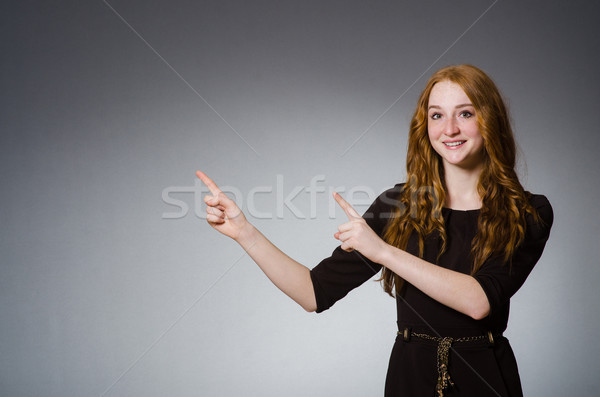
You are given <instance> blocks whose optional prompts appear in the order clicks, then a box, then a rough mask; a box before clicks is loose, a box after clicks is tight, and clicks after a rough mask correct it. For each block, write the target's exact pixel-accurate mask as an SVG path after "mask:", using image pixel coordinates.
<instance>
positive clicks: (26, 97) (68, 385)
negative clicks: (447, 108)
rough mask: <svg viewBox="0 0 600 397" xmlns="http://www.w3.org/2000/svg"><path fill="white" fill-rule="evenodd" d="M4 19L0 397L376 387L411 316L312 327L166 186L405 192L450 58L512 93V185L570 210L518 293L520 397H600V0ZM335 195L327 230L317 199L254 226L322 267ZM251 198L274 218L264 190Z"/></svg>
mask: <svg viewBox="0 0 600 397" xmlns="http://www.w3.org/2000/svg"><path fill="white" fill-rule="evenodd" d="M0 7H1V12H0V15H1V17H0V18H1V19H2V24H1V29H2V34H1V39H0V40H1V46H2V47H1V54H2V58H1V59H2V68H1V93H2V95H1V101H2V102H1V106H0V130H1V139H2V140H1V145H0V153H1V157H0V165H1V172H0V180H1V183H2V193H1V195H0V222H1V225H2V228H1V232H0V233H1V240H0V249H1V263H0V395H2V396H100V395H106V396H167V395H169V396H238V395H250V396H279V395H286V396H341V395H345V396H380V395H382V394H383V385H384V379H385V372H386V369H387V363H388V358H389V354H390V351H391V346H392V344H393V341H394V337H395V330H396V328H395V320H396V319H395V304H394V301H393V300H392V299H391V298H389V297H387V296H386V295H385V294H384V293H383V292H382V290H381V288H380V287H379V285H378V283H375V282H372V281H369V282H367V283H366V284H365V285H364V286H362V287H361V288H359V289H357V290H355V291H353V292H352V293H351V294H350V295H349V296H348V297H347V298H346V299H344V300H342V301H340V302H338V303H337V304H336V305H335V306H334V307H333V308H332V309H330V310H329V311H327V312H325V313H323V314H319V315H317V314H314V313H305V312H304V311H303V310H302V309H301V308H300V307H299V306H297V305H296V304H295V303H294V302H292V301H291V300H290V299H289V298H287V297H286V296H285V295H283V294H282V293H281V292H280V291H279V290H278V289H277V288H276V287H274V286H273V285H272V284H270V282H269V281H268V279H267V278H266V277H265V276H264V275H263V274H262V273H261V271H260V269H259V268H258V267H257V266H256V265H255V264H254V262H253V261H252V260H251V259H250V258H249V257H248V256H247V255H245V254H244V251H243V250H242V249H241V248H240V247H239V246H238V245H237V244H236V243H235V242H233V241H232V240H230V239H228V238H226V237H224V236H222V235H220V234H219V233H217V232H216V231H214V230H213V229H212V228H210V227H209V226H208V224H207V223H206V221H205V220H203V219H200V218H199V217H197V216H196V215H194V211H198V213H200V214H202V213H204V210H205V209H204V205H203V204H202V205H197V204H196V203H195V201H194V195H193V194H192V193H173V194H171V195H170V197H173V198H177V199H179V200H182V201H184V202H186V203H187V204H188V205H189V207H190V208H189V213H188V214H187V216H185V217H181V218H179V219H165V214H167V215H168V214H170V213H173V212H177V211H178V209H177V207H175V206H173V205H169V204H167V203H166V202H164V201H163V199H162V195H163V192H164V191H165V189H167V190H168V189H169V187H185V186H194V183H195V182H194V179H195V177H194V172H195V170H196V169H201V170H203V171H205V172H206V173H207V174H208V175H209V176H211V177H212V178H213V179H214V180H215V181H216V182H217V183H218V184H221V185H229V186H231V187H234V188H236V189H239V191H240V192H241V193H242V194H243V195H245V194H248V192H249V191H250V190H251V189H252V188H253V187H256V186H273V187H275V186H276V184H277V178H278V175H280V178H282V180H283V189H282V191H281V192H280V193H279V194H283V195H284V196H287V195H288V194H290V192H292V190H293V189H294V188H295V187H296V186H299V187H306V186H308V184H309V183H310V180H311V178H313V177H315V176H317V175H320V174H322V175H324V177H325V181H324V182H320V186H323V187H327V188H329V187H342V188H345V189H346V192H347V191H348V190H349V189H350V188H352V187H355V186H366V187H368V188H370V189H372V190H373V192H375V193H380V192H382V191H383V190H384V189H387V188H389V187H391V186H393V185H394V184H395V183H398V182H401V181H402V180H403V178H404V175H405V174H404V172H405V171H404V168H405V165H404V164H405V153H406V142H407V127H408V121H409V117H410V115H411V113H412V111H413V109H414V106H415V102H416V98H417V96H418V94H419V92H420V90H421V89H422V88H423V86H424V83H425V81H426V79H427V78H428V77H429V76H430V75H431V73H432V72H433V71H434V70H435V69H437V68H439V67H442V66H445V65H448V64H454V63H472V64H475V65H478V66H479V67H481V68H482V69H484V70H485V71H487V72H488V73H489V74H490V75H491V76H492V77H493V78H494V79H495V81H496V82H497V84H498V85H499V87H500V88H501V89H502V91H503V93H504V94H505V96H506V97H507V98H508V103H509V105H510V110H511V115H512V118H513V120H514V124H515V131H516V135H517V139H518V141H519V144H520V149H521V154H522V155H523V156H522V159H524V161H521V162H520V165H519V172H520V175H521V177H522V182H523V184H524V185H525V186H526V188H527V189H528V190H531V191H533V192H537V193H543V194H546V195H547V197H548V198H549V199H550V202H551V203H552V205H553V207H554V211H555V224H554V228H553V230H552V234H551V237H550V240H549V242H548V245H547V247H546V250H545V252H544V255H543V257H542V259H541V261H540V262H539V263H538V265H537V266H536V268H535V269H534V271H533V273H532V274H531V276H530V277H529V279H528V281H527V282H526V284H525V285H524V287H523V288H522V289H521V290H520V291H519V292H518V293H517V295H516V296H515V297H514V298H513V300H512V305H513V307H512V313H511V318H510V322H509V328H508V331H507V336H508V338H509V339H511V341H512V344H513V347H514V350H515V353H516V355H517V359H518V362H519V367H520V372H521V375H522V380H523V387H524V390H525V394H526V396H583V395H594V394H595V393H597V380H598V379H597V378H598V374H597V370H598V357H599V356H600V349H599V347H598V343H597V341H598V332H599V330H598V325H600V321H599V318H600V311H599V309H598V301H599V300H600V299H599V298H600V295H599V292H598V291H599V288H598V286H597V284H598V282H599V281H600V274H599V271H598V265H597V259H596V256H597V255H596V251H597V249H598V242H599V240H598V235H597V229H598V221H599V211H598V207H597V205H596V198H597V197H598V193H599V187H598V165H597V161H598V160H597V158H598V148H597V145H598V120H599V118H598V109H599V107H600V101H599V99H598V98H599V95H598V79H597V73H598V70H599V69H600V59H599V57H598V49H599V45H598V44H599V39H598V37H599V29H598V28H597V16H598V13H599V12H600V7H599V6H598V3H597V2H594V1H570V2H566V1H562V2H548V1H528V2H511V1H497V2H495V3H494V2H492V1H463V0H443V1H442V0H428V1H416V0H413V1H397V2H392V1H372V2H366V1H365V2H358V1H313V0H311V1H293V2H292V1H270V2H267V1H252V2H251V1H190V0H187V1H185V0H178V1H166V0H163V1H140V0H137V1H125V0H110V1H109V2H108V3H105V2H103V1H70V2H68V1H65V2H45V1H4V2H2V5H1V6H0ZM111 7H112V8H111ZM117 14H119V15H120V17H119V15H117ZM128 25H129V26H128ZM133 30H135V31H137V33H138V34H139V36H138V35H136V33H134V31H133ZM140 36H141V37H140ZM209 104H210V105H209ZM392 105H393V106H392ZM390 106H391V108H390ZM388 108H389V111H387V112H386V110H387V109H388ZM219 115H220V116H219ZM382 115H383V116H382ZM380 116H381V117H380ZM374 123H375V124H374ZM365 132H366V133H365ZM363 133H364V134H363ZM359 137H360V139H359ZM357 139H359V140H358V141H356V140H357ZM355 141H356V142H355ZM353 142H354V145H353V146H352V147H350V145H351V144H352V143H353ZM349 147H350V148H349ZM348 148H349V150H347V149H348ZM184 190H185V189H184ZM328 194H329V193H328V192H326V193H319V194H318V197H317V200H316V207H315V211H316V216H315V217H314V218H313V219H311V218H310V217H309V216H308V215H309V213H310V208H309V207H310V196H309V194H308V193H306V192H302V193H300V194H299V195H298V196H297V197H296V198H295V199H294V201H293V203H294V204H295V205H296V206H297V207H298V208H299V209H300V210H301V211H302V212H303V213H304V214H306V216H305V217H304V219H302V217H297V216H295V215H294V214H293V213H292V212H291V211H290V210H289V209H288V208H284V211H283V216H282V217H279V218H277V217H275V219H256V218H253V217H250V216H249V217H250V220H251V221H252V222H253V223H254V224H255V225H256V226H257V227H258V228H259V229H260V230H262V231H263V233H264V234H265V235H266V236H267V237H268V238H270V239H271V240H272V241H273V242H274V243H275V244H276V245H277V246H279V247H280V248H281V249H282V250H283V251H284V252H286V253H287V254H289V255H290V256H291V257H293V258H294V259H296V260H298V261H299V262H301V263H303V264H305V265H307V266H308V267H313V266H315V265H316V264H317V263H318V262H319V261H320V260H321V259H323V258H324V257H327V256H329V255H330V254H331V252H332V251H333V249H334V248H335V247H336V246H337V245H338V244H337V240H335V239H334V238H333V233H334V232H335V231H336V228H337V225H339V224H340V223H342V222H344V221H345V220H344V216H343V213H341V211H339V210H338V211H337V212H336V217H335V219H332V218H331V217H330V216H329V215H328V213H329V212H328V211H329V197H328ZM257 197H258V200H257V203H256V207H257V208H258V209H260V210H262V211H263V212H273V213H276V208H277V192H275V190H274V191H273V193H262V194H259V195H258V196H257ZM196 198H197V199H200V196H197V197H196ZM348 199H349V201H351V202H352V203H354V204H355V205H356V209H357V210H358V211H359V212H361V213H362V212H363V211H364V210H365V209H366V208H367V206H366V205H364V204H363V205H361V204H360V202H361V201H363V202H364V201H368V200H365V195H363V196H360V195H356V197H348ZM243 205H244V206H245V202H244V203H243Z"/></svg>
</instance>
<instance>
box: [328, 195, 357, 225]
mask: <svg viewBox="0 0 600 397" xmlns="http://www.w3.org/2000/svg"><path fill="white" fill-rule="evenodd" d="M333 197H334V198H335V201H337V203H338V204H339V205H340V207H342V209H343V210H344V212H345V213H346V215H347V216H348V219H350V220H352V219H355V218H361V216H360V214H359V213H358V212H356V210H355V209H354V208H352V206H351V205H350V203H348V202H347V201H346V200H344V198H343V197H342V196H340V194H339V193H338V192H333Z"/></svg>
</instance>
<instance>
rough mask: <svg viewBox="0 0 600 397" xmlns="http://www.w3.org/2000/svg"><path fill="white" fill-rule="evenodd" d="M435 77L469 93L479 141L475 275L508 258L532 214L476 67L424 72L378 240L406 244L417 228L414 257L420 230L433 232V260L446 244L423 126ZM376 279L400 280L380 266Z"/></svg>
mask: <svg viewBox="0 0 600 397" xmlns="http://www.w3.org/2000/svg"><path fill="white" fill-rule="evenodd" d="M441 81H450V82H452V83H455V84H458V85H459V86H460V87H461V88H462V89H463V91H464V92H465V94H466V95H467V96H468V97H469V99H470V100H471V103H472V104H473V107H474V108H475V114H476V117H477V124H478V127H479V131H480V132H481V135H482V138H483V142H484V146H483V157H484V160H483V161H484V163H483V169H482V172H481V174H480V176H479V181H478V184H477V191H478V193H479V196H480V197H481V201H482V207H481V210H480V212H479V218H478V226H477V227H478V230H477V234H476V236H475V238H474V239H473V241H472V242H471V259H472V264H471V269H472V270H471V274H475V273H476V272H477V270H479V269H480V268H481V266H482V265H483V264H484V263H485V261H486V260H488V259H490V258H492V257H496V256H503V257H504V260H505V261H506V262H508V263H509V264H510V260H511V258H512V255H513V254H514V252H515V250H516V248H517V247H518V246H519V245H520V244H521V242H522V241H523V239H524V237H525V227H526V218H525V216H526V214H527V213H530V214H532V216H533V217H534V219H535V220H539V216H538V214H537V212H536V210H535V209H534V208H533V207H532V206H531V205H530V203H529V197H530V193H529V192H526V191H525V190H524V189H523V186H522V185H521V183H520V182H519V178H518V176H517V174H516V172H515V159H516V145H515V140H514V137H513V132H512V128H511V125H510V120H509V116H508V111H507V109H506V105H505V103H504V101H503V99H502V96H501V94H500V92H499V90H498V88H497V87H496V85H495V84H494V82H493V81H492V79H491V78H490V77H489V76H487V75H486V74H485V73H484V72H483V71H482V70H480V69H479V68H477V67H475V66H472V65H456V66H447V67H444V68H442V69H440V70H438V71H437V72H435V73H434V74H433V75H432V76H431V78H430V79H429V81H428V82H427V85H426V87H425V89H424V90H423V92H422V93H421V96H420V97H419V100H418V103H417V108H416V110H415V112H414V115H413V117H412V120H411V122H410V129H409V136H408V153H407V156H406V170H407V181H406V183H405V185H404V187H403V189H402V191H401V193H400V195H399V197H398V200H399V205H398V206H397V207H395V208H394V212H393V215H392V218H391V219H390V220H389V221H388V223H387V225H386V228H385V231H384V237H383V239H384V240H385V241H386V242H387V243H389V244H391V245H393V246H395V247H398V248H401V249H406V246H407V244H408V240H409V238H410V236H411V235H412V234H413V233H416V235H417V236H418V241H419V244H418V246H419V256H420V257H423V250H424V241H425V239H426V237H427V236H429V235H430V234H432V233H439V236H440V237H441V240H442V246H441V250H440V252H439V255H438V259H439V257H440V256H441V255H442V254H443V252H444V251H445V249H446V242H447V241H446V240H447V236H446V231H445V228H444V219H443V217H442V215H441V214H442V208H443V206H444V204H445V201H446V186H445V178H444V166H443V163H442V160H441V157H440V156H439V155H438V154H437V152H436V151H435V150H434V149H433V147H432V146H431V142H430V140H429V135H428V131H427V121H428V117H427V114H428V113H427V112H428V110H427V108H428V104H429V96H430V94H431V90H432V88H433V86H434V85H435V84H437V83H439V82H441ZM378 281H381V283H382V286H383V289H384V291H385V292H387V293H388V294H389V295H391V296H394V292H393V291H394V289H395V292H396V294H398V293H399V291H401V288H402V286H403V284H404V280H403V279H402V278H401V277H400V276H398V275H397V274H395V273H394V272H392V271H391V270H389V269H388V268H386V267H384V268H383V272H382V274H381V277H380V278H379V279H378Z"/></svg>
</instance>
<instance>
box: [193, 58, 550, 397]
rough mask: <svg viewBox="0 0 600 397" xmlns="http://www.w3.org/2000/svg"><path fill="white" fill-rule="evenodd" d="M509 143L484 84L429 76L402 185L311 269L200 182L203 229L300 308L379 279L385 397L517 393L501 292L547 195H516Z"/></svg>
mask: <svg viewBox="0 0 600 397" xmlns="http://www.w3.org/2000/svg"><path fill="white" fill-rule="evenodd" d="M515 153H516V149H515V142H514V138H513V134H512V130H511V126H510V123H509V118H508V114H507V110H506V107H505V104H504V102H503V100H502V97H501V96H500V93H499V91H498V89H497V88H496V86H495V84H494V83H493V81H492V80H491V79H490V78H489V77H488V76H487V75H486V74H485V73H484V72H482V71H481V70H480V69H478V68H476V67H474V66H471V65H458V66H449V67H445V68H443V69H440V70H438V71H437V72H436V73H435V74H434V75H433V76H432V77H431V78H430V79H429V81H428V83H427V86H426V87H425V89H424V91H423V92H422V94H421V96H420V98H419V101H418V104H417V109H416V111H415V113H414V116H413V118H412V121H411V124H410V131H409V144H408V154H407V181H406V183H401V184H397V185H395V186H394V187H393V188H390V189H388V190H386V191H385V192H383V193H382V194H381V195H380V196H379V197H378V198H377V199H376V200H375V201H374V202H373V204H372V205H371V206H370V207H369V209H368V210H367V211H366V212H365V213H364V214H363V216H362V217H361V216H360V215H359V214H358V213H357V212H356V211H355V210H354V209H353V208H352V207H351V205H350V204H348V203H347V202H346V201H345V200H344V199H343V198H342V197H341V196H339V194H337V193H334V196H335V199H336V201H337V202H338V203H339V204H340V206H341V207H342V208H343V209H344V211H345V212H346V214H347V216H348V218H349V221H348V222H347V223H344V224H342V225H340V226H339V228H338V230H339V231H338V232H337V233H336V234H335V238H337V239H338V240H340V242H341V245H340V246H339V247H337V248H336V249H335V250H334V251H333V253H332V255H331V256H330V257H329V258H326V259H324V260H322V261H321V262H320V263H319V264H318V265H317V266H316V267H315V268H313V269H312V270H309V269H308V268H307V267H305V266H303V265H301V264H300V263H298V262H296V261H294V260H293V259H291V258H290V257H288V256H287V255H285V254H284V253H283V252H281V251H280V250H279V249H278V248H277V247H275V246H274V245H273V244H272V243H271V242H270V241H269V240H267V239H266V238H265V237H264V236H263V235H262V234H261V233H260V232H259V231H258V230H257V229H256V228H254V227H253V226H252V224H250V223H249V222H248V221H247V219H246V217H245V216H244V214H243V213H242V212H241V211H240V209H239V208H238V207H237V205H236V204H235V203H234V202H233V201H232V200H231V199H229V198H228V197H227V196H226V195H225V194H223V193H222V192H221V191H220V190H219V188H218V187H217V185H216V184H215V183H214V182H213V181H212V180H210V179H209V178H208V176H206V175H205V174H204V173H202V172H200V171H198V172H197V175H198V177H199V178H200V179H202V181H203V182H204V183H205V184H206V185H207V186H208V187H209V189H210V191H211V193H212V195H207V196H206V197H205V202H206V204H207V213H208V215H207V221H208V223H209V224H210V225H211V226H212V227H213V228H215V229H216V230H218V231H219V232H221V233H223V234H225V235H227V236H229V237H231V238H233V239H234V240H235V241H237V242H238V243H239V244H240V245H241V246H242V247H243V248H244V249H245V250H246V251H247V252H248V254H249V255H250V256H251V257H252V259H253V260H254V261H255V262H256V263H257V264H258V265H259V266H260V268H261V269H262V270H263V271H264V272H265V274H266V275H267V276H268V277H269V279H271V281H272V282H273V283H274V284H275V285H276V286H277V287H279V288H280V289H281V290H282V291H283V292H284V293H285V294H287V295H288V296H289V297H291V298H292V299H294V300H295V301H296V302H297V303H298V304H300V305H301V306H302V307H303V308H304V309H305V310H307V311H316V312H322V311H324V310H327V309H328V308H330V307H331V306H332V305H333V304H334V303H335V302H336V301H338V300H340V299H341V298H343V297H344V296H346V294H347V293H348V292H349V291H351V290H352V289H353V288H356V287H358V286H359V285H361V284H362V283H364V282H365V281H366V280H368V279H370V278H371V277H372V276H373V275H375V274H377V273H378V272H379V271H381V276H380V280H381V282H382V285H383V289H384V290H385V292H387V293H388V294H390V295H391V296H393V297H395V298H396V302H397V313H398V329H399V331H398V335H397V337H396V342H395V344H394V347H393V350H392V353H391V357H390V363H389V369H388V373H387V378H386V385H385V395H386V396H388V397H391V396H411V397H412V396H429V395H437V396H512V397H514V396H522V394H523V393H522V390H521V384H520V380H519V373H518V370H517V364H516V360H515V357H514V355H513V352H512V350H511V347H510V345H509V342H508V340H507V339H506V338H505V337H504V336H502V333H503V332H504V330H505V329H506V325H507V322H508V314H509V301H510V298H511V296H512V295H513V294H514V293H515V292H516V291H517V290H518V289H519V288H520V287H521V285H523V283H524V282H525V279H526V278H527V276H528V275H529V273H530V272H531V270H532V269H533V267H534V265H535V264H536V262H537V261H538V259H539V258H540V256H541V254H542V251H543V249H544V246H545V244H546V241H547V239H548V237H549V233H550V228H551V226H552V222H553V212H552V207H551V205H550V203H549V202H548V200H547V199H546V197H544V196H542V195H535V194H531V193H529V192H527V191H525V190H524V189H523V187H522V186H521V184H520V182H519V179H518V177H517V175H516V173H515V170H514V167H515Z"/></svg>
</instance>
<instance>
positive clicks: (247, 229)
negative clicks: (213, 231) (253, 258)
mask: <svg viewBox="0 0 600 397" xmlns="http://www.w3.org/2000/svg"><path fill="white" fill-rule="evenodd" d="M256 232H257V229H256V228H255V227H254V225H252V224H251V223H250V222H246V223H245V224H244V226H243V227H242V228H241V229H240V233H239V234H238V236H237V237H236V238H235V239H234V240H235V241H236V242H237V243H238V244H239V245H241V246H242V248H244V249H246V248H249V247H250V246H252V244H253V242H254V241H255V240H256V237H255V234H256Z"/></svg>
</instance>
